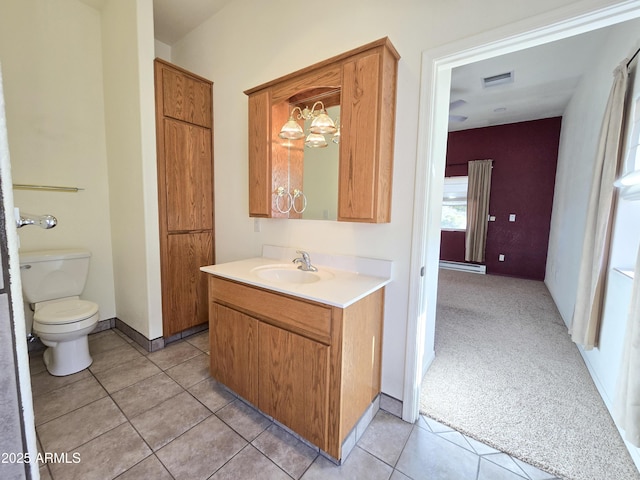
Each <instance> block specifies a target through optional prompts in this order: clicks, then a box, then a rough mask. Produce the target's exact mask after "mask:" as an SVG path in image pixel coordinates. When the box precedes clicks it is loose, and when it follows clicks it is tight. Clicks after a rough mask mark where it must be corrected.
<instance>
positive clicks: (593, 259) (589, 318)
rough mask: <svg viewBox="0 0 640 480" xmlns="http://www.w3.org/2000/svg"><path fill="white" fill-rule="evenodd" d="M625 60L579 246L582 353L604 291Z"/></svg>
mask: <svg viewBox="0 0 640 480" xmlns="http://www.w3.org/2000/svg"><path fill="white" fill-rule="evenodd" d="M626 62H627V61H626V59H625V61H624V62H623V63H621V64H620V65H619V66H618V67H617V68H616V69H615V71H614V72H613V73H614V82H613V87H612V88H611V93H610V95H609V100H608V102H607V108H606V110H605V115H604V119H603V122H602V128H601V131H600V141H599V144H598V151H597V152H596V161H595V167H594V174H593V182H592V185H591V194H590V196H589V205H588V210H587V225H586V227H585V232H584V241H583V244H582V257H581V260H580V275H579V277H578V291H577V293H576V304H575V307H574V311H573V318H572V319H571V327H570V328H569V332H570V333H571V339H572V340H573V341H574V342H575V343H578V344H580V345H583V346H584V348H585V349H587V350H590V349H592V348H594V347H596V346H598V337H599V334H600V321H601V319H602V307H603V303H604V291H605V283H606V278H607V269H608V266H609V249H610V243H611V230H612V225H613V212H614V209H615V199H616V197H615V192H614V187H613V182H614V181H615V179H616V174H617V172H618V169H619V163H620V157H621V155H620V150H621V143H622V142H621V140H622V133H623V132H622V124H623V119H624V102H625V95H626V91H627V78H628V69H627V63H626Z"/></svg>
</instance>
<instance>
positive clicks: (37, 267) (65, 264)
mask: <svg viewBox="0 0 640 480" xmlns="http://www.w3.org/2000/svg"><path fill="white" fill-rule="evenodd" d="M90 257H91V253H90V252H89V251H87V250H80V249H68V250H38V251H30V252H21V253H20V274H21V278H22V292H23V295H24V299H25V301H26V302H28V303H30V304H31V305H32V308H33V310H34V313H33V325H29V323H30V320H29V318H28V317H27V316H25V318H27V333H29V332H31V331H32V330H33V333H34V334H35V335H37V336H38V337H39V338H40V340H41V341H42V343H44V344H45V345H46V346H47V347H49V348H47V349H46V350H45V352H44V356H43V358H44V363H45V365H46V367H47V370H48V371H49V373H50V374H51V375H55V376H59V377H61V376H64V375H71V374H72V373H76V372H79V371H81V370H84V369H85V368H87V367H88V366H89V365H91V362H92V361H93V360H92V359H91V355H90V354H89V340H88V337H87V336H88V335H89V333H90V332H91V331H92V330H93V329H94V327H95V326H96V325H97V323H98V319H99V313H98V305H97V304H96V303H94V302H90V301H87V300H80V298H79V295H80V294H81V293H82V291H83V290H84V285H85V282H86V280H87V273H88V272H89V258H90Z"/></svg>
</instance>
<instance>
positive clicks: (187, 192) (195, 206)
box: [164, 119, 213, 232]
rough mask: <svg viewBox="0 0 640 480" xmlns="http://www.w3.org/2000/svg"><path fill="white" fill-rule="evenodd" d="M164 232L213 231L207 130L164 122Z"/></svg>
mask: <svg viewBox="0 0 640 480" xmlns="http://www.w3.org/2000/svg"><path fill="white" fill-rule="evenodd" d="M164 122H165V130H164V131H165V143H164V149H165V169H164V171H165V185H166V186H165V189H166V220H167V231H168V232H176V231H189V230H211V229H213V166H212V163H211V148H210V147H211V130H208V129H206V128H202V127H198V126H194V125H190V124H187V123H183V122H178V121H176V120H170V119H165V121H164Z"/></svg>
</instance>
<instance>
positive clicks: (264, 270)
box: [252, 264, 333, 284]
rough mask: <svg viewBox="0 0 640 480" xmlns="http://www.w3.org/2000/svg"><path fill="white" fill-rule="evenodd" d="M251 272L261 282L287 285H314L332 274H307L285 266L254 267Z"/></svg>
mask: <svg viewBox="0 0 640 480" xmlns="http://www.w3.org/2000/svg"><path fill="white" fill-rule="evenodd" d="M252 272H253V273H254V274H255V275H257V276H258V277H259V278H261V279H262V280H267V281H269V282H276V283H289V284H302V283H315V282H319V281H321V280H327V279H329V278H332V277H333V274H332V273H329V272H327V271H318V272H307V271H304V270H300V269H298V268H297V267H296V266H294V265H287V264H282V265H280V264H279V265H265V266H263V267H256V268H254V269H253V270H252Z"/></svg>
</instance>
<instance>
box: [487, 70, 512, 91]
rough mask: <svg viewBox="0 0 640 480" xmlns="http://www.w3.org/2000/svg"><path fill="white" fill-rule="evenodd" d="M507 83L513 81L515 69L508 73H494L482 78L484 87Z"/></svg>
mask: <svg viewBox="0 0 640 480" xmlns="http://www.w3.org/2000/svg"><path fill="white" fill-rule="evenodd" d="M506 83H513V71H511V72H507V73H500V74H498V75H492V76H490V77H485V78H483V79H482V86H483V87H484V88H489V87H495V86H497V85H504V84H506Z"/></svg>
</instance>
